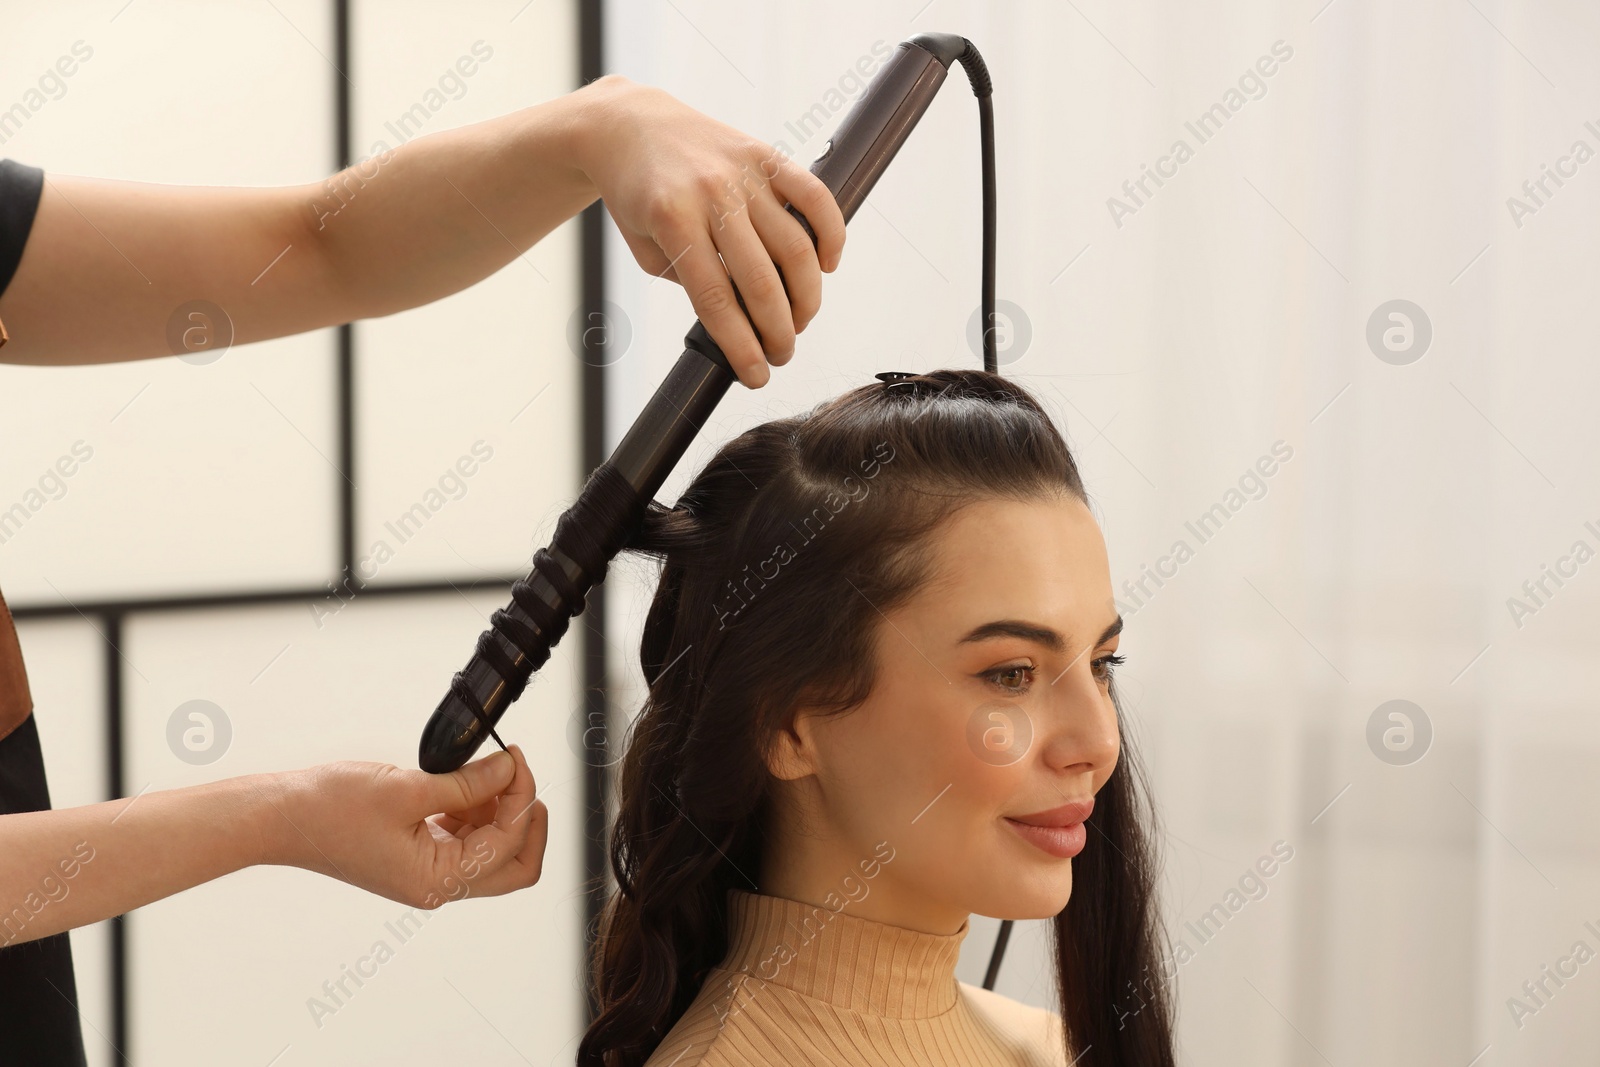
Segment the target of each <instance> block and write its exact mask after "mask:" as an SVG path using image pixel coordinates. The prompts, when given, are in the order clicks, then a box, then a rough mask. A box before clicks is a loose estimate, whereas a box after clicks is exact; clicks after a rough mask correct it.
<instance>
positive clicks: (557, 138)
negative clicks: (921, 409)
mask: <svg viewBox="0 0 1600 1067" xmlns="http://www.w3.org/2000/svg"><path fill="white" fill-rule="evenodd" d="M45 179H46V181H45V187H44V192H43V195H42V197H41V199H40V203H39V209H38V213H37V215H36V217H35V220H34V224H33V230H32V231H31V233H30V235H29V238H28V242H27V244H26V246H25V247H24V250H23V256H22V260H21V262H20V264H19V265H18V269H17V273H16V276H15V278H14V279H13V280H12V282H11V284H10V286H9V287H8V288H7V289H6V291H5V293H4V296H3V297H0V320H3V321H4V322H5V324H6V327H7V329H8V331H9V332H10V334H11V341H10V343H9V344H7V345H5V347H3V348H0V360H3V361H7V362H15V363H32V364H69V363H105V362H114V361H120V360H130V359H144V358H149V357H155V356H170V355H173V354H174V350H173V349H172V348H171V347H170V346H169V343H168V340H167V326H168V320H169V319H171V318H172V316H173V313H174V312H175V311H176V310H177V309H178V308H179V307H180V306H181V305H183V304H186V303H188V302H190V301H194V300H206V301H209V302H211V303H213V304H216V305H217V306H219V307H221V308H222V309H223V310H224V311H225V312H226V313H227V315H228V317H229V318H230V319H231V320H232V324H233V329H234V343H235V344H245V343H248V342H251V341H259V340H263V339H266V338H270V337H281V336H283V335H285V334H293V333H299V332H301V331H304V330H312V329H317V328H319V327H324V326H330V325H336V324H339V323H345V322H350V321H352V320H355V319H362V318H371V317H374V316H381V315H389V314H392V313H394V312H397V311H401V310H403V309H406V308H410V307H415V306H417V305H419V304H425V303H428V302H429V301H432V300H437V299H439V298H440V297H443V296H447V295H449V294H450V293H454V292H456V291H458V290H460V289H464V288H466V287H467V286H469V285H472V284H473V283H474V282H477V281H479V280H481V279H483V278H485V277H487V276H488V275H490V274H492V273H494V272H495V271H497V270H499V269H500V268H502V267H504V266H506V265H507V264H508V263H510V262H511V261H512V259H513V258H515V257H516V256H518V255H520V254H522V253H523V252H524V251H526V250H527V249H528V248H530V247H531V246H532V245H534V244H535V243H537V242H538V241H539V240H540V239H541V238H543V237H544V236H545V235H546V234H548V233H549V232H550V231H551V230H553V229H555V228H556V227H557V226H559V225H560V224H561V223H562V222H564V221H566V220H567V219H569V218H571V217H572V216H573V215H575V214H577V213H578V212H579V211H582V210H583V209H584V208H585V207H586V206H587V205H589V204H590V203H592V202H593V201H594V199H595V197H596V196H597V195H598V196H601V197H603V198H604V200H605V204H606V206H607V208H608V209H609V211H610V213H611V216H612V218H613V220H614V221H615V222H616V224H617V226H618V228H619V229H620V230H621V232H622V234H623V237H624V238H625V239H626V240H627V242H628V246H629V247H630V248H631V249H632V250H633V253H634V256H635V258H637V259H638V261H639V263H640V265H641V266H643V267H644V268H645V269H646V270H647V271H650V272H651V273H653V274H660V275H662V276H663V277H666V278H669V279H671V280H673V281H676V282H679V283H680V284H682V285H683V286H684V287H685V289H686V290H687V291H688V293H689V296H690V299H691V301H692V302H693V304H694V308H695V311H696V313H697V314H698V315H699V316H700V318H701V319H702V321H704V322H705V324H706V328H707V329H708V330H709V331H710V332H711V335H712V336H713V337H714V338H716V339H717V340H718V341H719V343H721V345H722V347H723V349H724V351H725V352H726V353H727V355H728V358H729V360H730V361H731V362H732V363H733V365H734V368H735V370H736V371H737V372H738V374H739V377H740V380H741V381H743V382H744V383H745V384H746V385H750V386H752V387H754V386H758V385H760V384H762V383H764V382H765V381H766V380H767V378H768V376H769V371H768V370H767V362H768V358H770V360H771V362H773V363H777V364H782V363H784V362H786V361H787V359H788V356H789V355H790V354H791V353H792V352H793V349H794V334H795V331H796V329H797V328H798V329H804V327H805V325H806V324H807V323H808V322H809V321H810V319H811V317H812V316H813V315H815V314H816V312H817V309H818V307H819V305H820V302H821V285H822V283H821V273H820V271H821V269H822V268H824V267H825V268H826V269H828V270H832V269H834V267H835V266H837V264H838V261H839V256H840V252H841V249H842V247H843V244H844V218H843V216H842V215H841V214H840V212H839V208H838V205H837V204H836V203H835V202H834V200H833V197H832V196H831V195H830V194H829V193H828V191H827V188H826V187H825V186H824V185H823V184H822V183H821V181H820V180H818V179H817V178H816V177H815V176H814V175H812V174H811V173H810V172H809V171H807V170H806V169H805V168H804V167H803V166H801V165H800V164H799V163H796V162H795V161H794V160H792V159H789V158H788V157H787V156H783V155H780V154H778V153H777V152H776V151H775V150H774V149H773V148H771V147H770V146H768V145H766V144H763V143H762V142H760V141H757V140H755V139H753V138H750V137H747V136H745V135H744V134H742V133H740V132H739V131H737V130H735V129H733V128H731V127H728V126H725V125H723V124H722V123H720V122H717V121H715V120H713V119H710V118H708V117H706V116H705V115H702V114H700V113H699V112H697V111H695V110H693V109H692V108H689V107H688V106H686V105H684V104H682V103H680V102H678V101H677V100H675V99H673V98H672V97H671V96H669V95H668V94H667V93H665V92H663V91H661V90H659V89H654V88H651V87H648V86H642V85H636V84H634V83H632V82H630V81H628V80H627V79H625V78H622V77H619V76H616V75H612V76H608V77H605V78H601V79H599V80H598V81H595V82H592V83H590V84H589V85H587V86H585V87H584V88H582V89H579V90H577V91H576V92H573V93H569V94H567V95H566V96H563V97H558V98H556V99H554V100H550V101H547V102H545V103H542V104H538V105H535V106H533V107H529V108H525V109H523V110H521V111H516V112H512V113H511V114H508V115H504V116H501V117H500V118H497V119H492V120H489V121H486V122H480V123H477V124H475V125H472V126H465V127H462V128H459V129H455V130H448V131H444V132H440V133H436V134H430V135H429V136H426V137H419V138H417V139H416V140H414V141H410V142H407V143H406V144H403V145H401V146H400V147H398V148H396V149H394V150H393V151H392V152H391V153H388V154H387V155H386V154H384V153H381V152H380V153H379V154H377V155H374V156H371V157H369V158H368V159H366V160H364V161H363V162H361V163H358V164H356V165H355V166H353V167H351V168H349V169H347V170H345V171H343V172H341V173H340V174H338V175H335V176H334V177H333V178H330V179H328V180H327V181H325V182H317V183H314V184H311V185H304V186H289V187H282V188H188V187H182V186H167V185H149V184H141V183H134V182H121V181H107V180H99V179H90V178H75V177H69V176H66V175H57V174H53V173H49V172H47V173H46V175H45ZM786 201H787V202H792V203H793V204H794V205H795V206H796V208H797V209H799V210H800V211H801V212H802V213H803V214H804V215H805V216H806V217H807V219H808V221H809V222H810V223H811V225H812V227H813V228H814V229H815V231H816V233H817V237H818V240H819V246H818V248H817V249H816V250H813V248H812V245H811V242H810V240H809V238H807V237H806V236H805V232H804V230H803V229H802V228H801V227H800V224H799V223H798V222H796V221H795V220H794V219H793V218H792V217H791V216H790V215H789V214H788V213H787V212H785V211H783V210H782V207H783V204H784V203H785V202H786ZM719 253H720V257H721V258H719ZM819 253H820V262H819ZM724 262H726V267H724ZM775 267H776V268H781V269H782V271H783V275H784V280H785V281H786V282H787V285H788V294H787V297H786V296H785V293H784V287H783V284H782V283H780V281H779V278H778V274H777V270H776V269H775ZM730 274H731V275H732V279H731V280H732V282H734V283H736V284H737V285H738V288H739V291H740V293H741V294H742V295H743V296H744V299H745V301H746V304H747V305H748V306H749V308H750V312H751V315H752V317H753V318H754V320H755V324H756V327H757V328H758V329H759V330H760V332H761V342H760V343H758V342H757V340H756V338H755V335H754V334H753V333H752V332H751V330H750V325H749V323H748V322H747V321H746V319H745V317H744V315H743V313H742V312H741V311H740V310H739V307H738V304H737V303H736V302H735V299H734V295H733V289H732V287H731V286H730V284H729V282H730V277H729V275H730ZM529 277H530V282H529V284H544V283H542V282H537V281H535V280H533V277H534V276H533V275H532V273H531V272H530V274H529ZM763 347H764V351H763ZM764 356H765V357H767V358H763V357H764Z"/></svg>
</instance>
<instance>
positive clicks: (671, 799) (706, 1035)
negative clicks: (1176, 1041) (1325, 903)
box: [578, 370, 1173, 1067]
mask: <svg viewBox="0 0 1600 1067" xmlns="http://www.w3.org/2000/svg"><path fill="white" fill-rule="evenodd" d="M628 547H629V550H631V551H636V552H639V553H643V554H645V555H647V556H649V557H651V558H655V559H658V560H660V561H661V563H662V565H663V566H662V572H661V578H660V584H659V586H658V587H657V589H656V592H655V597H654V600H653V602H652V604H651V607H650V611H649V615H648V617H647V619H646V621H645V626H644V635H643V639H642V642H641V648H640V660H641V663H642V666H643V669H644V676H645V680H646V682H647V683H648V686H649V694H648V698H647V701H646V703H645V706H644V708H643V711H642V712H641V714H640V716H639V718H638V720H637V721H636V722H635V724H634V726H633V730H632V735H631V738H630V742H629V745H628V749H627V752H626V755H625V756H624V758H623V761H622V766H621V775H620V784H619V805H620V806H619V811H618V814H617V819H616V823H615V827H614V830H613V835H612V839H611V843H610V853H611V863H612V868H613V872H614V875H615V877H616V882H617V889H616V892H615V894H614V895H613V897H612V898H611V900H610V902H609V905H608V907H607V909H606V911H605V913H604V916H603V918H602V925H601V929H600V938H599V943H598V948H597V952H596V959H595V966H594V974H593V981H594V997H595V1001H596V1003H597V1004H598V1007H599V1014H598V1016H597V1018H596V1019H595V1021H594V1022H593V1023H592V1024H591V1025H590V1027H589V1029H588V1031H587V1033H586V1034H585V1035H584V1038H583V1041H582V1043H581V1045H580V1046H579V1052H578V1062H579V1063H580V1064H582V1065H585V1067H637V1065H644V1064H648V1065H649V1067H668V1065H671V1067H695V1065H711V1064H755V1065H761V1067H767V1065H771V1067H779V1065H794V1064H840V1063H848V1064H862V1065H878V1064H902V1063H904V1064H912V1063H915V1064H924V1065H926V1064H934V1065H943V1064H1067V1063H1072V1064H1075V1065H1079V1067H1112V1065H1115V1067H1167V1065H1170V1064H1172V1063H1173V1050H1172V1009H1171V998H1170V995H1169V993H1170V991H1169V989H1168V986H1167V981H1166V977H1167V975H1168V971H1167V970H1166V969H1165V961H1166V956H1165V954H1164V953H1163V952H1162V950H1161V948H1162V934H1161V927H1160V925H1159V923H1158V920H1157V916H1156V913H1155V890H1156V886H1155V880H1156V866H1155V861H1154V856H1153V850H1152V847H1151V838H1152V831H1151V829H1150V827H1149V825H1148V823H1149V820H1150V818H1151V813H1150V809H1149V805H1148V802H1147V801H1146V799H1145V796H1144V787H1143V785H1142V782H1141V780H1140V774H1139V771H1138V768H1137V765H1136V763H1135V761H1134V757H1133V753H1132V752H1131V751H1129V749H1128V746H1127V739H1126V736H1125V733H1124V730H1123V723H1122V715H1121V711H1120V708H1119V706H1118V703H1117V698H1116V692H1115V685H1114V683H1113V680H1112V675H1113V671H1114V670H1115V667H1116V666H1117V664H1118V663H1120V662H1121V660H1120V658H1119V657H1118V656H1117V647H1118V643H1119V637H1118V635H1119V633H1120V631H1121V619H1120V617H1119V616H1118V615H1117V611H1116V606H1115V604H1114V602H1113V599H1112V592H1111V580H1110V574H1109V567H1108V564H1107V559H1106V549H1105V543H1104V540H1103V538H1102V536H1101V534H1100V530H1099V527H1098V525H1097V523H1096V522H1095V519H1094V517H1093V515H1092V514H1091V513H1090V511H1089V508H1088V505H1087V502H1086V498H1085V493H1084V488H1083V483H1082V480H1081V479H1080V477H1079V474H1078V470H1077V465H1076V463H1075V462H1074V460H1073V458H1072V455H1071V453H1070V451H1069V450H1068V448H1067V446H1066V443H1065V441H1064V440H1063V439H1062V436H1061V434H1060V433H1059V432H1058V431H1057V429H1056V428H1055V426H1054V425H1053V423H1052V422H1051V419H1050V417H1049V416H1048V414H1047V413H1046V412H1045V411H1044V410H1043V409H1042V408H1041V407H1040V405H1039V403H1038V402H1037V401H1036V400H1035V399H1034V398H1033V397H1032V396H1031V395H1030V394H1029V393H1028V392H1027V391H1026V390H1024V389H1022V388H1020V387H1019V386H1018V385H1016V384H1015V383H1013V382H1010V381H1008V380H1006V379H1004V378H1002V377H1000V376H998V375H994V374H989V373H986V372H983V371H960V370H947V371H936V372H933V373H929V374H923V375H916V376H912V377H909V378H904V379H901V380H897V381H889V382H881V383H875V384H872V385H868V386H865V387H862V388H858V389H855V390H852V391H850V392H848V393H845V394H844V395H843V396H840V397H838V398H836V399H834V400H831V401H829V402H826V403H823V404H821V405H818V406H817V407H816V408H814V409H812V410H811V411H809V412H807V413H805V414H801V415H797V416H794V417H790V418H783V419H777V420H774V421H771V422H768V423H765V424H762V425H759V426H756V427H754V428H752V429H750V430H748V431H746V432H745V433H743V434H741V435H739V436H738V437H737V438H735V439H734V440H732V441H730V442H728V443H727V444H726V445H724V446H723V447H722V448H721V449H720V451H719V452H718V453H717V454H716V456H715V458H713V459H712V460H711V462H710V463H709V464H708V465H707V466H706V467H705V469H704V470H702V471H701V472H700V473H699V475H698V476H697V477H696V478H695V479H694V481H693V482H692V484H691V485H690V486H689V487H688V488H687V489H686V490H685V491H684V493H683V494H682V496H681V498H680V499H679V501H678V503H677V505H676V506H675V507H673V508H670V509H667V508H663V507H661V506H660V505H659V504H654V503H652V505H651V506H650V508H649V511H648V514H647V516H646V522H645V525H644V527H643V529H642V530H641V532H640V534H639V535H638V537H636V538H635V540H634V541H633V542H632V543H631V544H630V545H629V546H628ZM973 913H977V914H981V915H988V916H994V917H998V918H1002V919H1034V918H1045V917H1052V918H1053V919H1054V927H1055V938H1054V940H1055V951H1054V957H1055V970H1056V976H1057V986H1058V989H1059V998H1060V999H1059V1009H1058V1011H1057V1012H1047V1011H1043V1010H1040V1009H1036V1008H1031V1007H1027V1006H1024V1005H1021V1004H1018V1003H1016V1002H1014V1001H1011V1000H1009V999H1007V998H1004V997H1001V996H999V995H998V994H995V993H992V992H987V991H984V990H982V989H977V988H974V987H972V986H968V985H965V984H963V983H960V982H958V981H957V980H956V978H955V966H956V960H957V956H958V953H959V949H960V945H961V941H962V939H963V937H964V936H965V934H966V932H967V928H968V925H967V924H968V916H969V915H971V914H973Z"/></svg>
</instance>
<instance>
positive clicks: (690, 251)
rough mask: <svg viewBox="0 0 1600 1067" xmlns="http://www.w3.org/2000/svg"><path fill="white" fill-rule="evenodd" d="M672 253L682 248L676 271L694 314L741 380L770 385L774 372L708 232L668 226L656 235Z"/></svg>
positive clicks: (686, 227) (673, 225)
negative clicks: (692, 306)
mask: <svg viewBox="0 0 1600 1067" xmlns="http://www.w3.org/2000/svg"><path fill="white" fill-rule="evenodd" d="M656 241H657V243H659V244H660V245H661V247H662V248H663V249H665V250H667V251H668V252H671V251H673V250H674V249H679V250H680V251H678V253H677V256H676V261H675V263H674V266H673V269H674V270H675V271H676V272H677V277H678V281H679V282H680V283H681V284H682V285H683V288H684V290H685V291H687V292H688V294H689V302H690V303H692V304H693V305H694V310H695V314H696V315H698V316H699V317H700V321H701V323H702V324H704V325H705V328H706V331H707V332H708V333H710V334H711V339H712V340H713V341H715V342H717V346H718V347H719V348H721V349H722V353H723V355H725V356H727V357H728V363H729V365H730V366H732V367H733V372H734V373H735V374H737V375H738V376H739V380H740V381H741V382H743V383H744V384H745V385H747V386H749V387H750V388H752V389H756V388H759V387H761V386H763V385H765V384H766V383H767V379H768V378H770V377H771V376H772V372H771V371H770V370H768V369H767V361H766V359H765V358H764V357H763V355H762V353H761V345H760V343H758V342H757V341H756V335H755V332H754V331H753V330H751V328H750V320H748V319H746V318H745V316H744V312H743V311H742V310H741V309H740V307H739V301H738V299H737V298H736V297H735V296H734V293H733V283H732V281H731V280H730V279H729V278H728V271H727V268H726V267H724V266H723V264H722V260H720V259H718V258H717V253H716V251H715V248H716V246H715V245H714V244H713V243H712V240H711V235H710V233H709V232H708V230H705V229H702V230H698V231H696V230H694V229H692V228H691V227H689V226H686V225H683V224H682V223H674V224H670V225H669V227H668V228H667V229H666V230H665V231H663V233H662V234H661V235H659V236H657V237H656Z"/></svg>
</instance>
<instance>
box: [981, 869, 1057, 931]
mask: <svg viewBox="0 0 1600 1067" xmlns="http://www.w3.org/2000/svg"><path fill="white" fill-rule="evenodd" d="M1051 866H1052V867H1053V868H1054V869H1053V870H1050V871H1038V870H1032V871H1011V872H1006V873H1008V874H1009V875H1010V877H1008V878H1006V880H1005V882H1004V883H996V884H993V885H992V888H991V889H990V890H989V891H988V892H985V893H984V894H983V896H984V901H983V905H984V906H982V907H976V908H973V909H972V911H973V912H975V913H976V914H978V915H987V916H989V917H990V918H992V919H1053V918H1055V917H1056V916H1057V915H1059V914H1061V910H1062V909H1063V908H1065V907H1066V906H1067V901H1068V900H1069V899H1071V897H1072V861H1071V860H1063V861H1061V862H1060V863H1059V864H1052V865H1051Z"/></svg>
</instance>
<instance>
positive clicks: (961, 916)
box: [758, 820, 968, 935]
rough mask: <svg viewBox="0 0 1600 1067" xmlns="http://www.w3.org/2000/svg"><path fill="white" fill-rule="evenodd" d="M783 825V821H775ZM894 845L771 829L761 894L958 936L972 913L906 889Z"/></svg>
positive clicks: (779, 826) (924, 930)
mask: <svg viewBox="0 0 1600 1067" xmlns="http://www.w3.org/2000/svg"><path fill="white" fill-rule="evenodd" d="M774 822H782V820H774ZM894 859H895V851H894V847H893V842H889V841H885V842H880V843H878V844H877V845H875V846H873V847H870V848H862V847H860V846H851V845H850V844H849V843H847V842H844V841H841V840H838V839H836V838H833V837H831V836H825V835H820V834H819V835H815V836H813V835H800V834H795V833H791V832H790V831H789V829H788V827H787V826H782V825H778V826H771V827H769V831H768V833H767V835H766V848H765V849H764V850H763V857H762V863H761V871H760V874H759V875H758V882H759V886H760V891H761V892H762V893H764V894H766V895H768V896H775V897H785V898H787V899H789V900H798V901H802V902H804V903H806V904H813V905H816V906H818V907H826V908H830V909H836V908H838V907H840V906H841V902H842V906H843V907H845V908H846V909H848V911H849V913H850V914H851V915H854V916H856V917H858V918H862V919H870V920H872V921H874V922H881V923H886V924H888V925H890V926H899V927H903V928H905V929H908V930H917V931H920V932H922V933H927V934H941V935H948V934H953V933H956V932H957V931H959V930H960V929H961V927H962V926H963V924H965V923H966V921H967V916H968V913H967V912H966V911H964V910H962V909H960V908H958V907H956V906H954V905H953V904H951V903H950V902H947V901H940V900H936V899H934V898H931V897H929V896H928V895H927V894H926V893H925V892H922V891H920V890H919V889H917V888H916V887H914V886H912V885H909V884H907V882H906V880H905V879H904V878H903V877H900V875H899V870H897V869H896V867H895V864H894Z"/></svg>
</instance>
